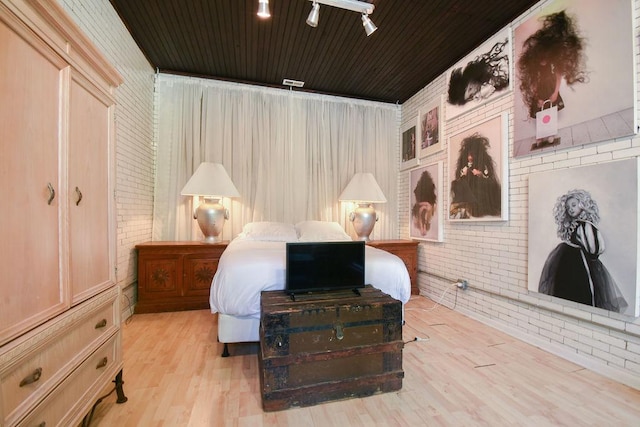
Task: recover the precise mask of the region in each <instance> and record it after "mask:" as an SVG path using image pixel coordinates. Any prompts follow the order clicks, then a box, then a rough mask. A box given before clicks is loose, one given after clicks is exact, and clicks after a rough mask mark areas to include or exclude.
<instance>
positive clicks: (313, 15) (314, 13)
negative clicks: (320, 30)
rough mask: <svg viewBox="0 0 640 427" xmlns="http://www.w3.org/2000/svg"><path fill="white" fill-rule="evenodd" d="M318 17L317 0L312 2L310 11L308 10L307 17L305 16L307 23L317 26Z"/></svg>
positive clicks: (318, 6) (318, 7)
mask: <svg viewBox="0 0 640 427" xmlns="http://www.w3.org/2000/svg"><path fill="white" fill-rule="evenodd" d="M319 18H320V5H319V4H318V2H317V1H314V2H313V7H312V8H311V12H309V17H308V18H307V24H308V25H309V26H310V27H314V28H315V27H317V26H318V19H319Z"/></svg>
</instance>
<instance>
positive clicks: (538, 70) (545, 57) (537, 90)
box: [513, 0, 636, 157]
mask: <svg viewBox="0 0 640 427" xmlns="http://www.w3.org/2000/svg"><path fill="white" fill-rule="evenodd" d="M632 19H633V10H632V3H631V0H611V1H606V2H605V1H601V0H556V1H554V2H550V3H548V4H547V5H546V6H545V7H544V8H542V9H539V10H537V11H536V12H535V13H533V14H532V15H531V16H530V17H527V18H526V20H525V21H523V22H522V24H520V25H518V26H517V27H516V28H515V29H514V32H513V44H514V58H513V60H514V70H515V82H514V150H513V155H514V157H518V156H523V155H529V154H535V153H540V152H543V151H548V150H555V149H562V148H570V147H573V146H580V145H585V144H590V143H595V142H601V141H607V140H611V139H614V138H619V137H622V136H629V135H633V134H634V132H635V129H636V125H635V124H636V110H635V98H636V89H635V80H636V71H635V58H634V48H633V43H634V39H635V36H634V33H633V27H632Z"/></svg>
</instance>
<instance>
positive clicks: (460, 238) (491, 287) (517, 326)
mask: <svg viewBox="0 0 640 427" xmlns="http://www.w3.org/2000/svg"><path fill="white" fill-rule="evenodd" d="M634 1H635V5H636V9H638V6H639V5H640V1H638V0H634ZM543 4H544V3H539V4H538V5H537V6H536V8H537V7H540V6H541V5H543ZM527 15H528V13H527V14H524V15H522V16H521V17H520V18H519V19H518V20H516V21H514V22H513V23H512V24H513V26H517V25H518V24H519V23H520V22H521V21H522V20H524V19H526V18H527ZM635 19H636V25H635V38H636V40H637V36H638V26H639V25H640V24H639V23H640V20H639V19H638V17H637V16H636V18H635ZM636 62H637V59H636ZM445 80H446V76H445V75H442V76H440V77H439V78H438V79H436V80H434V81H433V82H432V83H430V84H429V85H428V86H427V87H425V88H424V89H423V90H421V91H420V92H419V93H418V94H416V95H415V96H414V97H412V98H411V99H410V100H408V101H407V102H406V103H405V104H403V105H402V118H401V121H403V122H404V121H406V120H409V119H411V118H412V117H415V116H416V114H417V110H418V109H419V108H420V107H421V106H422V105H423V104H425V103H427V102H430V101H432V100H433V99H434V98H435V97H437V96H438V95H439V94H441V93H445V92H446V89H445V85H446V81H445ZM502 111H507V112H509V137H510V140H509V205H510V206H509V221H507V222H505V223H492V224H490V225H486V224H464V223H462V224H461V223H448V222H447V221H445V223H444V240H445V241H444V242H443V243H432V242H423V243H421V244H420V246H419V270H420V271H421V273H420V274H419V286H420V290H421V293H422V294H423V295H426V296H428V297H430V298H432V299H434V300H440V297H441V295H442V294H443V292H444V293H445V296H444V298H442V304H443V305H445V306H447V307H449V308H453V309H454V310H457V311H460V312H462V313H464V314H466V315H468V316H470V317H473V318H475V319H477V320H480V321H482V322H484V323H487V324H489V325H491V326H494V327H496V328H498V329H501V330H503V331H505V332H507V333H510V334H512V335H513V336H515V337H517V338H519V339H522V340H524V341H527V342H530V343H532V344H534V345H537V346H539V347H541V348H544V349H546V350H548V351H550V352H553V353H556V354H558V355H561V356H563V357H566V358H568V359H570V360H572V361H574V362H576V363H578V364H580V365H583V366H585V367H587V368H590V369H592V370H594V371H596V372H599V373H602V374H604V375H607V376H609V377H611V378H613V379H615V380H618V381H620V382H623V383H626V384H628V385H631V386H633V387H635V388H640V319H635V318H632V317H626V316H621V315H618V314H616V313H612V312H607V311H605V310H600V309H595V308H590V307H587V306H584V305H580V304H576V303H572V302H569V301H562V300H559V299H554V300H553V301H552V300H551V297H549V296H547V295H540V294H537V293H535V292H532V293H529V292H528V290H527V251H528V249H527V245H528V236H527V233H528V214H527V212H528V177H529V174H531V173H534V172H541V171H547V170H556V169H564V168H569V167H574V166H580V165H587V164H594V163H601V162H609V161H612V160H618V159H625V158H629V157H635V156H638V155H640V137H638V136H636V137H634V138H623V139H619V140H615V141H608V142H603V143H597V144H593V145H587V146H584V147H580V148H576V149H572V150H570V151H558V152H549V153H548V154H543V155H536V156H532V157H525V158H522V159H517V158H513V157H511V156H512V151H513V150H512V144H513V117H512V113H513V94H511V95H508V96H505V97H502V98H500V99H499V100H498V101H497V102H493V103H490V104H489V105H486V106H484V107H481V108H479V109H477V110H474V111H473V112H472V113H470V114H466V115H464V116H461V117H458V118H455V119H453V120H451V121H449V122H447V121H444V125H445V129H444V139H445V141H446V140H447V136H448V135H450V134H451V133H455V132H456V131H457V130H459V129H462V128H464V127H467V126H468V125H470V124H471V123H472V122H475V121H480V120H481V119H483V118H485V117H490V116H493V115H495V114H497V113H499V112H502ZM470 117H471V120H469V118H470ZM438 160H443V161H444V164H445V171H444V175H445V176H448V175H447V174H448V170H447V150H444V151H443V152H440V153H437V154H435V155H434V156H432V157H430V158H428V159H427V161H428V162H429V163H430V162H432V161H438ZM408 178H409V173H408V172H405V171H402V172H400V176H399V180H398V181H399V190H400V191H399V193H398V197H399V202H400V203H399V224H400V234H401V237H403V238H408V237H409V209H410V208H409V192H410V189H409V188H408ZM443 196H444V197H443V198H444V200H442V202H441V203H442V204H443V206H448V185H446V183H445V194H444V195H443ZM438 276H441V277H444V278H448V279H451V280H452V281H455V280H457V279H459V278H463V279H467V280H468V282H469V285H470V288H469V289H468V290H467V291H464V292H462V291H458V292H457V295H456V289H455V288H453V287H452V286H451V285H450V282H449V281H447V280H443V279H442V278H439V277H438ZM447 288H448V289H449V291H447V292H445V290H446V289H447Z"/></svg>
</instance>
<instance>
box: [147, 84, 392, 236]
mask: <svg viewBox="0 0 640 427" xmlns="http://www.w3.org/2000/svg"><path fill="white" fill-rule="evenodd" d="M156 106H157V108H156V111H157V126H156V129H157V134H156V144H157V158H156V186H155V199H154V225H153V234H154V240H197V239H199V238H200V237H201V232H200V230H199V228H198V226H197V224H196V223H195V221H194V220H193V217H192V200H191V197H184V196H181V195H180V191H181V190H182V187H183V186H184V185H185V183H186V182H187V180H188V179H189V178H190V177H191V174H192V173H193V172H194V171H195V169H196V168H197V167H198V165H199V164H200V163H201V162H203V161H208V162H214V163H222V164H223V165H224V167H225V168H226V170H227V172H228V173H229V176H230V177H231V179H232V180H233V182H234V184H235V185H236V187H237V188H238V191H239V192H240V194H241V197H240V198H238V199H233V200H230V199H224V200H223V204H224V205H225V206H227V207H228V208H229V211H230V218H229V220H228V221H227V222H226V223H225V228H224V231H223V234H222V238H223V239H225V240H230V239H233V238H234V237H235V236H236V235H237V234H238V233H239V232H240V231H241V230H242V226H243V225H244V224H245V223H247V222H251V221H267V220H268V221H284V222H290V223H296V222H298V221H301V220H306V219H317V220H325V221H337V222H339V223H340V224H342V225H343V227H344V228H345V230H346V231H347V233H349V234H351V235H352V236H355V234H354V233H353V228H352V225H351V223H350V222H349V221H348V213H349V212H350V211H351V208H352V207H351V206H348V205H346V204H344V203H340V202H339V201H338V197H339V196H340V193H341V192H342V190H343V189H344V187H345V186H346V185H347V184H348V183H349V180H350V179H351V177H352V176H353V175H354V174H355V173H356V172H371V173H372V174H373V175H374V176H375V178H376V180H377V181H378V184H379V185H380V188H381V189H382V191H383V192H384V194H385V196H386V198H387V201H388V202H387V203H386V204H377V205H375V208H376V211H377V212H378V217H379V221H378V223H377V224H376V226H375V228H374V231H373V233H372V235H371V237H372V238H373V239H385V238H396V237H397V236H398V218H397V211H398V200H397V194H398V189H397V174H398V147H399V143H398V133H399V132H398V129H399V128H398V122H399V107H398V106H396V105H391V104H383V103H376V102H367V101H359V100H352V99H347V98H339V97H332V96H324V95H316V94H306V93H302V92H295V91H289V90H281V89H273V88H262V87H257V86H250V85H242V84H235V83H228V82H219V81H214V80H206V79H198V78H190V77H183V76H173V75H167V74H158V75H157V78H156Z"/></svg>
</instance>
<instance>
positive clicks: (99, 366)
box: [96, 357, 109, 369]
mask: <svg viewBox="0 0 640 427" xmlns="http://www.w3.org/2000/svg"><path fill="white" fill-rule="evenodd" d="M108 361H109V360H108V359H107V358H106V357H103V358H102V360H101V361H100V362H98V364H97V365H96V369H100V368H104V367H105V366H107V362H108Z"/></svg>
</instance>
